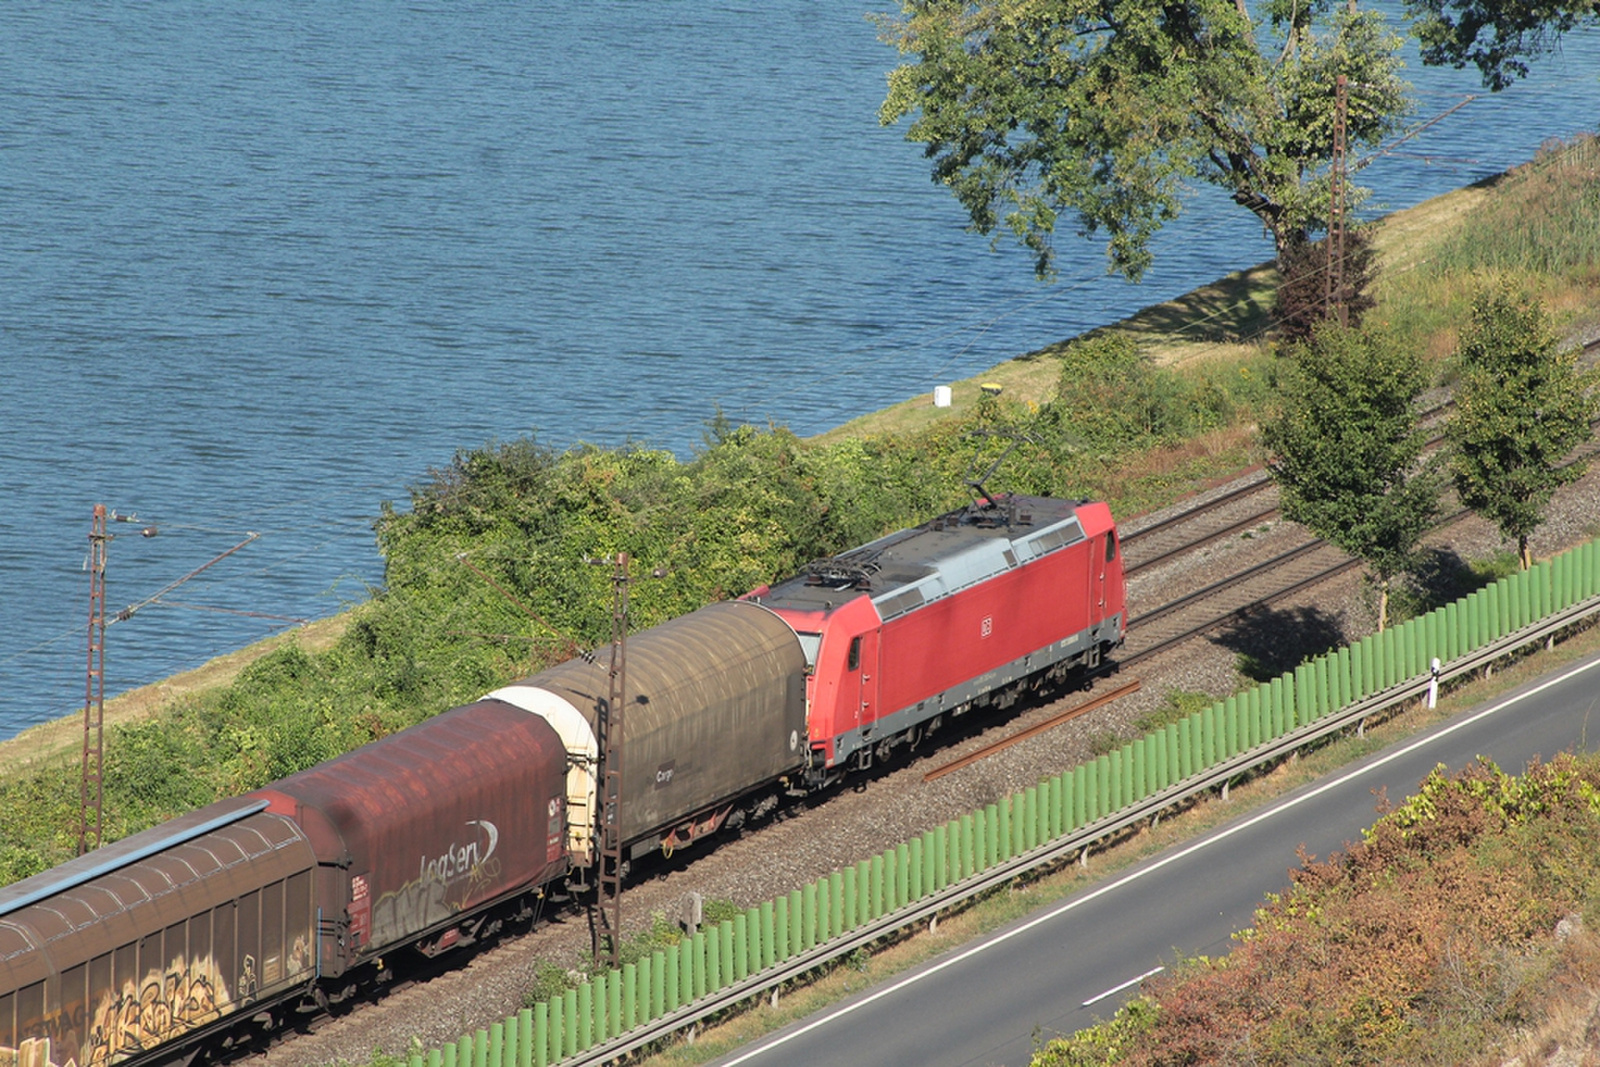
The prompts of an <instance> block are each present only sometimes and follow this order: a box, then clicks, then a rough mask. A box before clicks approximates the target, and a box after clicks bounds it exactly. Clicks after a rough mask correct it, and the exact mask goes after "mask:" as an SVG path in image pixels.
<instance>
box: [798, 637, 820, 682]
mask: <svg viewBox="0 0 1600 1067" xmlns="http://www.w3.org/2000/svg"><path fill="white" fill-rule="evenodd" d="M795 636H796V637H798V638H799V639H800V651H801V652H803V653H805V657H806V673H807V674H810V673H811V672H812V671H814V670H816V669H817V649H818V647H819V646H821V644H822V635H821V634H802V633H796V634H795Z"/></svg>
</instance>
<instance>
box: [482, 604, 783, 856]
mask: <svg viewBox="0 0 1600 1067" xmlns="http://www.w3.org/2000/svg"><path fill="white" fill-rule="evenodd" d="M805 672H806V658H805V653H804V651H803V650H802V649H801V646H800V640H799V638H798V637H796V636H795V633H794V631H793V630H791V629H790V628H789V626H788V624H787V623H785V622H784V621H783V620H782V619H780V618H778V616H776V615H775V614H773V613H772V612H771V611H768V610H767V609H766V608H764V607H761V606H760V605H758V604H752V603H749V602H746V601H726V602H723V603H718V604H712V605H709V606H708V607H704V608H701V609H700V610H699V611H695V612H692V613H691V614H688V615H684V616H681V617H679V618H676V619H673V620H671V621H669V622H665V623H662V624H661V625H660V626H655V627H652V628H651V629H648V630H644V631H642V632H640V633H638V634H634V635H633V636H631V637H629V638H628V643H627V662H626V683H627V685H626V693H625V695H624V708H623V710H624V714H623V718H622V721H623V729H622V738H623V740H622V748H623V759H622V805H621V815H620V819H619V822H620V826H621V832H622V839H623V841H624V843H626V844H627V845H628V846H629V849H628V851H629V855H631V856H639V855H641V854H643V853H644V852H647V851H649V850H651V849H654V848H657V847H662V848H664V849H667V850H670V849H672V848H676V847H678V846H680V845H684V844H687V843H689V842H690V841H693V840H694V839H696V838H698V837H700V836H703V835H705V834H707V833H710V832H713V831H715V830H717V829H719V828H720V827H721V826H722V825H723V824H724V821H725V820H726V819H727V818H728V817H729V816H730V815H731V814H732V813H733V812H734V811H736V810H737V809H738V803H739V801H740V800H741V798H744V797H746V796H749V795H750V794H752V792H753V791H755V790H757V789H758V788H760V787H762V786H764V785H767V784H769V783H771V782H774V781H775V780H777V779H780V778H782V777H783V776H785V775H789V774H792V773H794V772H796V771H797V770H799V769H800V768H801V767H802V766H803V765H804V763H805V759H806V702H805ZM488 699H493V700H503V701H506V702H507V703H509V704H514V705H516V706H517V707H519V708H525V709H527V710H528V711H530V712H532V713H534V714H535V715H538V716H542V717H543V718H545V719H547V720H548V721H549V722H550V724H551V726H553V727H554V728H555V730H556V731H557V732H558V733H559V734H560V735H561V738H562V740H563V742H565V744H566V746H567V752H568V756H569V759H570V761H571V764H570V765H571V770H570V772H569V774H568V781H567V803H568V805H569V806H570V808H571V810H572V812H573V817H572V818H571V820H570V829H571V833H572V837H571V840H570V842H569V848H570V850H571V852H572V854H573V862H574V863H578V862H588V861H590V860H592V857H593V850H594V846H593V842H592V841H591V836H592V835H591V832H590V831H591V830H592V828H593V826H594V817H593V815H592V814H588V815H587V816H586V817H579V813H580V812H583V813H592V812H593V811H594V810H595V809H594V804H595V797H596V791H597V788H598V778H597V769H598V755H599V752H598V742H597V740H596V730H595V723H596V721H597V719H598V711H597V709H598V707H599V706H600V705H601V703H603V702H604V701H607V700H609V699H610V654H609V652H607V651H604V650H602V651H600V652H598V653H596V654H595V655H594V656H592V657H591V658H590V659H584V658H579V659H572V660H568V661H567V662H566V663H563V664H560V665H559V666H556V667H552V668H551V669H549V670H547V671H543V672H541V673H539V674H536V675H534V676H533V677H531V678H525V679H523V680H522V681H519V682H516V683H514V684H512V685H509V686H506V687H505V688H503V689H497V690H495V691H494V692H492V693H490V694H489V695H488Z"/></svg>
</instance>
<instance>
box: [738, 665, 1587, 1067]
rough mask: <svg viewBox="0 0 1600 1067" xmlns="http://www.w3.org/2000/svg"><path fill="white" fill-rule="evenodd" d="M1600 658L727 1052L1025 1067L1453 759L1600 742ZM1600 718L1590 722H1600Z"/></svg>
mask: <svg viewBox="0 0 1600 1067" xmlns="http://www.w3.org/2000/svg"><path fill="white" fill-rule="evenodd" d="M1596 668H1600V656H1597V657H1595V658H1593V659H1590V660H1586V661H1584V662H1582V663H1580V664H1578V665H1576V666H1574V667H1569V668H1567V669H1565V670H1563V671H1560V672H1558V673H1556V674H1553V675H1550V676H1548V677H1546V678H1544V679H1541V680H1539V681H1537V682H1532V683H1529V684H1528V685H1526V686H1524V687H1522V688H1521V689H1519V690H1517V691H1515V692H1513V693H1511V694H1509V695H1507V696H1505V697H1502V698H1500V699H1498V700H1496V701H1494V702H1492V703H1489V704H1486V705H1482V706H1480V707H1478V708H1475V709H1473V710H1471V711H1467V712H1463V713H1462V714H1460V715H1458V716H1456V717H1455V718H1453V719H1452V720H1450V721H1449V722H1447V723H1444V724H1442V725H1441V726H1439V727H1436V728H1435V729H1433V730H1430V731H1429V732H1427V733H1425V734H1421V735H1418V736H1416V737H1413V738H1411V739H1409V740H1406V741H1403V742H1398V743H1396V744H1395V745H1394V746H1392V747H1391V748H1389V749H1385V750H1383V751H1381V752H1378V753H1375V754H1373V755H1371V756H1368V757H1367V758H1365V759H1364V760H1362V761H1361V762H1359V763H1356V764H1352V765H1350V766H1347V767H1345V768H1343V769H1341V770H1340V771H1338V772H1336V773H1335V774H1332V775H1330V776H1328V777H1326V778H1324V779H1321V780H1319V781H1317V782H1313V783H1310V784H1308V785H1306V786H1303V787H1301V788H1299V789H1297V790H1295V791H1294V792H1292V793H1289V794H1287V795H1285V796H1284V797H1282V798H1280V799H1279V800H1277V801H1275V802H1274V803H1272V804H1271V805H1270V806H1268V807H1266V808H1264V809H1258V810H1257V811H1255V812H1252V813H1250V814H1249V815H1246V816H1243V817H1241V818H1240V819H1238V820H1236V821H1234V822H1232V823H1229V824H1227V825H1225V826H1223V827H1221V828H1219V829H1218V830H1216V831H1214V832H1212V833H1210V834H1208V835H1206V836H1205V837H1204V838H1202V839H1200V840H1197V841H1193V842H1189V843H1185V844H1182V845H1177V846H1174V847H1173V848H1172V849H1170V850H1168V851H1167V852H1164V853H1162V854H1160V855H1158V856H1155V857H1153V858H1151V859H1150V860H1148V861H1146V862H1144V863H1142V864H1140V865H1139V866H1138V867H1136V868H1133V869H1131V870H1129V871H1127V872H1125V873H1123V874H1121V875H1118V876H1117V877H1116V878H1114V879H1113V880H1111V881H1110V882H1108V883H1106V884H1103V885H1100V886H1097V887H1094V888H1092V889H1088V890H1085V891H1084V892H1083V893H1081V894H1078V895H1077V896H1074V897H1072V898H1069V899H1068V900H1066V901H1063V902H1059V903H1057V904H1054V905H1052V906H1050V907H1049V908H1046V909H1044V910H1043V911H1041V912H1039V913H1037V914H1035V915H1032V916H1029V917H1027V918H1025V919H1021V920H1018V921H1017V922H1016V923H1014V924H1012V925H1011V926H1009V927H1007V928H1005V929H1003V930H1000V931H998V932H996V933H994V934H992V935H990V936H988V937H987V938H985V939H984V940H982V941H979V942H975V943H972V944H969V945H964V946H962V947H960V948H957V949H952V950H951V951H950V952H949V953H946V954H945V955H943V956H941V957H938V958H936V959H934V960H932V961H930V962H929V963H927V964H925V965H923V966H922V967H920V968H918V969H916V970H915V971H912V972H908V973H906V974H904V975H901V976H899V977H897V978H895V979H893V980H892V981H890V982H889V983H887V984H885V985H883V986H881V987H878V988H875V989H871V990H867V991H865V992H863V993H861V994H859V995H858V996H856V997H854V998H852V999H851V1000H848V1001H845V1002H843V1003H841V1004H838V1005H835V1006H833V1007H831V1008H829V1009H827V1010H826V1011H823V1012H820V1013H818V1014H817V1015H815V1016H812V1017H811V1018H808V1019H805V1020H802V1021H800V1022H797V1023H795V1024H793V1025H791V1026H790V1027H788V1028H786V1029H784V1030H782V1031H779V1032H778V1033H776V1034H773V1035H769V1036H767V1037H765V1038H762V1039H761V1040H760V1041H759V1042H756V1043H753V1044H752V1045H751V1046H749V1047H747V1048H745V1049H742V1050H740V1051H738V1052H735V1053H732V1054H730V1055H729V1056H727V1057H726V1058H724V1059H722V1060H720V1061H718V1062H719V1064H721V1065H722V1067H734V1065H736V1064H749V1065H751V1067H780V1065H794V1067H800V1065H805V1067H820V1065H831V1064H841V1065H843V1064H849V1065H858V1064H896V1065H899V1064H904V1065H908V1067H910V1065H916V1067H990V1065H998V1067H1021V1065H1025V1064H1026V1063H1027V1062H1028V1059H1029V1057H1030V1056H1031V1054H1032V1051H1033V1049H1034V1048H1035V1046H1036V1045H1037V1044H1040V1043H1042V1042H1043V1041H1045V1040H1048V1039H1049V1038H1051V1037H1054V1036H1057V1035H1059V1034H1064V1033H1071V1032H1073V1031H1075V1030H1078V1029H1080V1028H1082V1027H1084V1026H1087V1025H1089V1024H1091V1023H1093V1022H1094V1021H1095V1019H1096V1018H1103V1017H1107V1016H1109V1015H1111V1014H1112V1013H1114V1012H1115V1011H1116V1009H1117V1008H1118V1006H1120V1004H1121V1003H1122V1002H1123V1001H1124V1000H1125V999H1126V997H1127V996H1128V995H1129V994H1130V993H1131V992H1132V990H1133V989H1134V988H1135V987H1136V986H1137V984H1138V981H1139V979H1140V978H1142V977H1144V976H1147V975H1148V974H1149V973H1153V972H1154V971H1155V970H1156V969H1157V968H1161V967H1163V966H1166V965H1169V964H1171V963H1172V962H1173V961H1174V959H1175V958H1176V957H1177V956H1179V955H1195V954H1207V955H1216V954H1221V953H1223V952H1226V951H1227V950H1228V948H1229V946H1230V944H1231V935H1232V933H1233V931H1235V930H1237V929H1240V928H1242V927H1246V926H1249V925H1250V923H1251V921H1252V916H1253V914H1254V911H1255V908H1256V906H1257V905H1258V904H1259V903H1260V902H1261V901H1262V898H1263V895H1264V894H1266V893H1269V892H1275V891H1278V890H1281V889H1283V888H1284V887H1286V886H1287V884H1288V873H1287V872H1288V871H1289V870H1290V869H1291V868H1293V867H1296V866H1298V865H1299V861H1298V860H1297V858H1296V855H1295V850H1296V848H1297V847H1298V846H1300V845H1302V844H1303V845H1304V846H1305V847H1306V848H1307V849H1308V850H1309V851H1310V852H1311V853H1312V854H1313V855H1315V856H1318V857H1326V856H1327V855H1328V854H1329V853H1331V852H1333V851H1336V850H1338V849H1339V848H1341V847H1342V846H1343V845H1344V843H1345V842H1346V841H1351V840H1356V839H1358V838H1359V837H1360V834H1361V831H1362V829H1363V828H1365V827H1366V826H1368V825H1370V824H1371V823H1372V821H1373V818H1374V808H1375V804H1376V794H1377V793H1378V791H1380V790H1386V791H1387V793H1388V795H1389V797H1391V798H1392V799H1393V800H1395V801H1398V800H1400V799H1401V798H1402V797H1404V796H1406V795H1407V794H1409V793H1411V792H1413V791H1414V790H1415V787H1416V785H1417V783H1418V782H1420V781H1421V780H1422V779H1423V778H1424V777H1425V776H1426V775H1427V773H1428V772H1429V771H1430V770H1432V769H1433V768H1434V767H1435V766H1437V765H1438V764H1440V763H1443V764H1445V765H1446V766H1448V767H1449V768H1451V769H1452V770H1454V769H1457V768H1460V767H1463V766H1465V765H1467V764H1468V763H1470V762H1472V761H1473V760H1474V759H1476V758H1477V757H1478V756H1479V755H1483V756H1486V757H1487V758H1489V759H1492V760H1494V761H1495V762H1496V763H1497V764H1499V765H1500V766H1501V767H1502V768H1505V769H1506V770H1507V771H1512V772H1516V771H1520V770H1521V769H1522V767H1523V766H1524V765H1525V764H1526V763H1527V761H1528V760H1529V759H1530V758H1532V757H1533V756H1535V755H1540V756H1543V757H1546V758H1548V757H1550V756H1552V755H1554V754H1555V753H1557V752H1560V751H1562V750H1565V749H1576V748H1584V749H1594V748H1596V747H1600V714H1597V711H1600V669H1596ZM1591 718H1592V719H1594V720H1595V721H1594V724H1593V725H1594V729H1593V731H1591V730H1590V728H1589V727H1590V720H1591Z"/></svg>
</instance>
